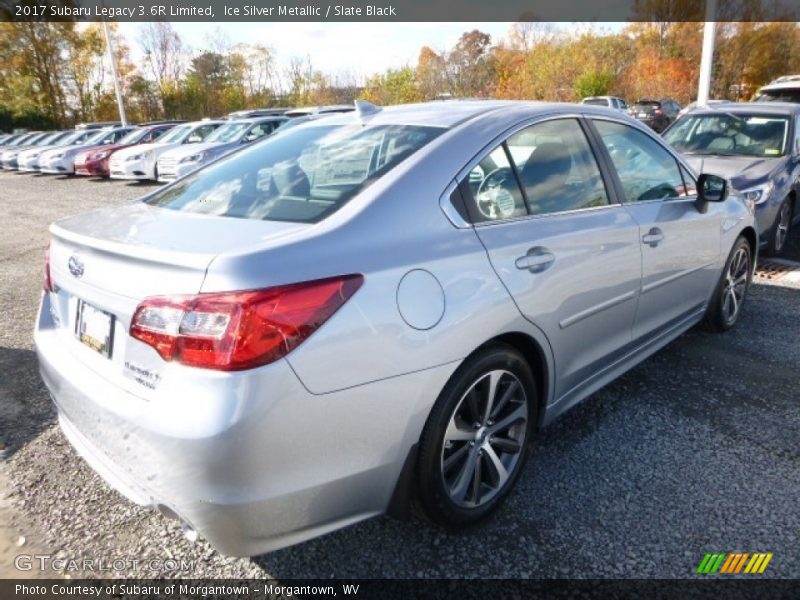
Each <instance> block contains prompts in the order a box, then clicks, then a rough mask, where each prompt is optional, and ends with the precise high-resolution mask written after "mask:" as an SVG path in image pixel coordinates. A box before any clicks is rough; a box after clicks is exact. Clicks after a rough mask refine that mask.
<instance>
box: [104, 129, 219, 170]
mask: <svg viewBox="0 0 800 600" xmlns="http://www.w3.org/2000/svg"><path fill="white" fill-rule="evenodd" d="M227 122H228V121H220V120H213V121H212V120H203V121H195V122H193V123H185V124H183V125H178V126H176V127H174V128H173V129H171V130H170V131H168V132H167V133H165V134H164V135H163V136H161V137H160V138H159V139H158V140H157V141H155V142H153V143H151V144H139V145H137V146H132V147H130V148H125V149H123V150H119V151H117V152H115V153H114V154H112V155H111V160H110V161H109V163H108V166H109V171H110V172H111V179H153V180H155V179H158V167H157V163H158V158H159V157H160V156H161V155H162V154H164V153H165V152H167V151H168V150H172V149H174V148H178V147H180V146H181V144H195V143H198V142H202V141H203V140H205V139H206V138H207V137H208V136H209V135H210V134H211V132H212V131H214V130H215V129H217V127H219V126H220V125H223V124H225V123H227Z"/></svg>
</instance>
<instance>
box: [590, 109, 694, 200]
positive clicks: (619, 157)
mask: <svg viewBox="0 0 800 600" xmlns="http://www.w3.org/2000/svg"><path fill="white" fill-rule="evenodd" d="M594 124H595V127H597V131H598V133H599V134H600V138H601V139H602V141H603V145H605V147H606V150H608V153H609V155H610V156H611V161H612V162H613V163H614V167H615V168H616V170H617V175H619V179H620V181H621V182H622V188H623V190H624V192H625V198H624V201H625V202H641V201H646V200H666V199H669V198H679V197H683V196H688V195H690V194H689V193H688V190H687V187H686V185H684V182H683V177H682V176H681V172H680V169H679V167H678V162H677V161H676V160H675V157H673V156H672V154H670V153H669V152H668V151H667V150H666V149H665V148H664V147H662V146H661V144H659V143H658V142H656V141H655V140H654V139H652V138H651V137H650V136H649V135H647V134H646V133H643V132H641V131H639V130H638V129H635V128H633V127H630V126H628V125H624V124H622V123H616V122H612V121H601V120H595V121H594Z"/></svg>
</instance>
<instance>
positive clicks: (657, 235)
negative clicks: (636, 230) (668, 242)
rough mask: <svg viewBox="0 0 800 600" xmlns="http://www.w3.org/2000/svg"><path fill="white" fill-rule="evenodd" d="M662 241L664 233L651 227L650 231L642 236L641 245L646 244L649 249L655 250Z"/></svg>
mask: <svg viewBox="0 0 800 600" xmlns="http://www.w3.org/2000/svg"><path fill="white" fill-rule="evenodd" d="M663 240H664V232H663V231H661V230H660V229H659V228H658V227H653V228H652V229H651V230H650V231H648V232H647V233H646V234H644V235H643V236H642V243H643V244H647V245H648V246H650V247H651V248H655V247H656V246H658V245H659V244H660V243H661V242H662V241H663Z"/></svg>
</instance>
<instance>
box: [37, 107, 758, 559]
mask: <svg viewBox="0 0 800 600" xmlns="http://www.w3.org/2000/svg"><path fill="white" fill-rule="evenodd" d="M50 233H51V243H50V247H49V250H48V254H47V259H46V273H45V284H44V288H45V290H44V293H43V294H42V301H41V308H40V311H39V316H38V322H37V324H36V330H35V341H36V346H37V351H38V356H39V361H40V365H41V373H42V376H43V378H44V381H45V382H46V384H47V387H48V388H49V389H50V391H51V393H52V396H53V399H54V401H55V404H56V406H57V408H58V415H59V420H60V423H61V427H62V429H63V431H64V433H65V434H66V435H67V437H68V438H69V440H70V441H71V442H72V443H73V444H74V446H75V448H76V449H77V450H78V452H79V453H80V454H81V455H82V456H84V457H85V459H86V460H87V461H88V462H89V463H90V464H91V465H92V466H93V467H94V468H95V469H96V470H97V471H98V472H99V473H101V474H102V475H103V476H104V477H105V479H106V480H107V481H108V482H109V484H111V485H112V486H114V487H115V488H117V489H118V490H120V491H121V492H122V493H123V494H125V495H126V496H127V497H128V498H130V499H131V500H133V501H135V502H138V503H140V504H146V505H152V506H155V507H158V508H160V509H161V510H162V511H163V512H164V513H166V514H168V515H171V516H173V517H177V518H179V519H181V520H182V521H183V522H184V524H185V525H186V526H187V527H190V528H193V529H195V530H196V531H198V532H199V533H200V534H202V535H203V536H205V537H206V538H207V539H208V540H209V541H210V542H211V543H212V544H213V545H214V546H216V547H217V548H218V549H220V550H221V551H223V552H225V553H229V554H237V555H253V554H258V553H262V552H265V551H269V550H273V549H276V548H280V547H284V546H287V545H290V544H294V543H297V542H301V541H303V540H306V539H309V538H312V537H315V536H318V535H321V534H323V533H325V532H328V531H331V530H334V529H337V528H340V527H344V526H346V525H348V524H351V523H354V522H356V521H359V520H362V519H366V518H368V517H372V516H374V515H378V514H381V513H385V512H389V513H390V514H403V513H404V512H405V509H406V507H407V505H408V503H409V502H410V501H413V502H415V503H416V504H418V505H419V506H420V507H421V508H422V510H423V512H424V514H425V515H427V517H428V518H429V519H430V520H431V521H432V522H434V523H437V524H439V525H441V526H444V527H448V528H461V527H464V526H467V525H470V524H472V523H475V522H477V521H479V520H481V519H482V518H484V517H486V516H488V515H489V514H490V513H492V512H493V511H494V510H496V509H497V508H499V507H500V506H501V504H502V502H503V500H504V498H505V497H506V496H507V495H508V494H509V493H510V492H511V490H512V488H513V487H514V484H515V482H516V481H517V479H518V478H519V477H520V475H521V473H522V468H523V465H524V464H525V461H526V459H527V457H528V455H529V449H530V448H531V445H532V442H533V441H534V439H535V437H536V436H537V432H538V431H539V430H540V429H541V428H542V427H544V426H546V425H547V424H549V423H550V422H552V421H553V419H555V418H556V417H557V416H558V415H560V414H562V413H563V412H564V411H565V410H567V409H568V408H570V407H571V406H573V405H574V404H576V403H577V402H578V401H580V400H582V399H584V398H586V397H588V396H590V395H591V394H592V393H593V392H594V391H595V390H597V389H599V388H600V387H601V386H603V385H605V384H606V383H608V382H610V381H611V380H613V379H614V378H616V377H618V376H619V375H620V374H622V373H624V372H625V371H626V370H628V369H630V368H631V367H632V366H634V365H635V364H637V363H639V362H640V361H642V360H644V359H646V358H647V357H648V356H649V355H651V354H653V353H654V352H656V351H657V350H658V349H659V348H661V347H663V346H664V345H665V344H667V343H669V342H670V341H671V340H673V339H675V338H676V337H677V336H679V335H680V334H682V333H683V332H685V331H686V330H687V329H689V328H690V327H692V326H694V325H696V324H698V323H701V322H702V323H703V324H704V325H705V327H707V328H708V329H711V330H714V331H723V330H726V329H728V328H730V327H732V326H733V325H734V324H735V323H736V322H737V320H738V319H739V316H740V314H741V309H742V302H743V301H744V299H745V294H746V292H747V289H748V286H749V284H750V280H751V276H752V272H753V265H754V260H755V254H756V249H757V248H758V239H757V233H756V230H755V228H754V220H753V207H752V206H751V205H749V204H748V203H747V202H746V201H745V200H743V199H741V198H740V197H739V196H738V195H737V193H736V192H735V190H731V189H730V188H729V187H728V184H727V182H726V181H725V180H723V179H720V178H718V177H715V176H713V175H701V176H697V175H696V173H695V172H694V171H693V170H692V168H691V167H690V166H688V165H687V164H686V163H685V162H684V160H683V159H682V158H681V157H680V156H679V155H678V154H676V153H675V152H674V151H673V150H672V149H670V148H669V147H668V146H667V145H665V143H664V142H662V141H661V140H660V139H659V138H658V137H656V136H655V135H654V134H653V133H652V132H651V131H649V130H648V129H647V128H645V127H644V126H642V125H640V124H638V123H636V122H635V121H634V120H632V119H630V118H629V117H627V116H625V115H622V114H620V113H619V112H615V111H610V110H608V109H601V108H596V107H591V106H586V105H582V106H581V105H569V104H536V103H517V102H500V101H497V102H496V101H453V102H436V103H430V104H420V105H408V106H396V107H391V108H384V109H379V108H377V107H374V106H371V105H368V104H364V103H359V106H358V110H357V111H356V112H353V113H350V114H343V115H338V116H334V117H329V118H326V119H322V120H318V121H310V122H308V123H305V124H303V125H300V126H298V127H294V128H291V129H289V130H288V131H286V132H285V133H278V134H276V135H275V136H272V137H270V138H268V139H266V140H265V141H263V142H259V143H256V144H254V145H253V146H252V147H250V148H248V149H245V150H243V151H242V152H239V153H237V154H236V155H233V156H231V157H228V158H225V159H222V160H220V161H217V162H215V163H213V164H212V165H210V166H208V167H206V168H204V169H201V170H199V171H197V172H195V173H193V174H191V175H189V176H187V177H186V178H184V179H181V180H179V181H177V182H175V183H173V184H171V185H169V186H166V187H164V188H161V189H159V190H156V191H154V192H153V193H151V194H150V195H148V196H146V197H144V198H143V199H142V200H141V201H140V202H137V203H135V204H132V205H128V206H124V207H117V208H106V209H100V210H97V211H94V212H91V213H88V214H84V215H80V216H75V217H70V218H67V219H64V220H62V221H59V222H57V223H55V224H54V225H53V226H52V227H51V229H50Z"/></svg>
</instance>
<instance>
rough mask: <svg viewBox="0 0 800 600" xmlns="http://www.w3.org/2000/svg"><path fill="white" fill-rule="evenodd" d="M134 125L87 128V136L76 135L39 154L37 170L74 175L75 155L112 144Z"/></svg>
mask: <svg viewBox="0 0 800 600" xmlns="http://www.w3.org/2000/svg"><path fill="white" fill-rule="evenodd" d="M133 129H134V127H113V128H108V129H99V130H98V129H88V130H86V133H88V134H89V135H88V136H87V137H83V136H78V137H76V138H75V139H74V140H73V141H72V143H71V144H69V145H68V146H59V147H56V148H53V149H52V150H47V151H46V152H42V153H41V154H40V155H39V171H40V172H42V173H50V174H56V175H74V174H75V157H76V156H78V154H80V153H81V152H83V151H84V150H87V149H89V148H94V147H95V146H104V145H106V144H113V143H115V142H117V141H118V140H120V139H122V138H123V137H125V136H126V135H127V134H128V133H130V132H131V131H132V130H133Z"/></svg>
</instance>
